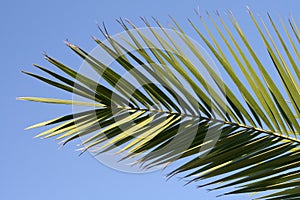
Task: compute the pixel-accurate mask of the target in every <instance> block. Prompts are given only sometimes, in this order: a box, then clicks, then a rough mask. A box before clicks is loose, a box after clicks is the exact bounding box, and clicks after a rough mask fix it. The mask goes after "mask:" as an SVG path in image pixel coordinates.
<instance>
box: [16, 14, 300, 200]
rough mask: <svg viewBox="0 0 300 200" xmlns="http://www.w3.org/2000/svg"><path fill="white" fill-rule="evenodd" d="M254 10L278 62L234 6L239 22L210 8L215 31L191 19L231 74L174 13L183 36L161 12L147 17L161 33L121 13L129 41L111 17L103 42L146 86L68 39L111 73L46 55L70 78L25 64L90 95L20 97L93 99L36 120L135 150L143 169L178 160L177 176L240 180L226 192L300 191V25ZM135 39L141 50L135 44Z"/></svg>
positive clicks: (88, 142) (56, 130) (101, 146)
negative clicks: (114, 30) (114, 32)
mask: <svg viewBox="0 0 300 200" xmlns="http://www.w3.org/2000/svg"><path fill="white" fill-rule="evenodd" d="M249 14H250V17H251V18H252V20H253V22H254V25H255V26H256V29H257V32H258V34H257V36H258V37H259V36H260V37H261V39H262V43H263V44H264V45H265V47H266V56H268V58H269V59H270V63H271V64H273V65H272V66H271V67H270V66H268V67H266V66H265V65H264V63H263V61H262V60H261V59H260V58H259V56H258V55H257V54H256V52H255V50H254V49H253V47H252V46H251V44H250V43H249V41H248V39H247V36H246V34H247V32H246V33H244V32H243V31H242V28H241V27H240V25H239V24H238V22H237V20H236V19H235V18H234V17H233V15H232V14H231V13H229V15H228V16H229V21H230V22H231V28H233V30H234V31H231V28H230V27H229V26H230V23H229V24H227V23H226V21H225V20H224V19H222V18H221V16H220V15H219V14H218V13H217V19H218V20H219V21H218V22H217V21H215V19H214V18H213V17H211V16H210V15H208V18H209V19H210V23H211V24H212V26H213V27H214V29H215V30H212V29H211V28H209V26H208V25H207V23H206V22H205V20H204V19H203V17H202V16H200V15H199V17H200V22H201V24H202V25H203V27H204V30H206V31H207V33H206V34H208V37H207V36H205V33H204V31H203V30H202V29H200V28H198V27H197V25H196V24H195V23H194V22H192V21H191V20H189V22H190V24H191V25H192V27H193V29H194V30H195V31H196V33H197V34H198V35H199V36H200V38H201V39H202V41H203V43H204V44H205V45H206V47H207V48H208V49H209V50H210V52H211V54H212V55H213V56H214V58H215V59H216V60H217V61H218V66H219V67H220V68H222V70H223V71H224V72H226V73H227V76H228V80H226V81H223V79H222V77H221V76H220V75H219V74H218V73H216V72H215V70H214V68H213V66H212V65H211V63H210V62H209V61H208V60H207V59H206V58H205V55H203V53H202V52H201V51H199V50H198V49H197V47H196V46H195V44H194V43H193V41H192V40H191V39H190V38H189V37H188V36H187V35H186V34H185V32H184V31H183V29H182V28H181V27H180V25H179V24H178V23H177V22H176V21H175V19H173V18H171V20H172V22H173V25H171V26H170V28H171V29H173V30H174V33H176V35H177V37H178V38H179V39H178V40H174V38H173V36H172V35H170V32H168V31H166V29H164V28H163V27H162V25H161V24H160V23H159V22H158V20H156V19H154V22H155V24H156V25H157V26H158V28H153V27H152V26H151V24H150V23H149V22H148V21H147V20H146V19H142V21H143V22H144V23H145V25H146V27H147V30H148V31H150V32H151V33H152V36H149V35H145V34H144V33H143V31H140V29H138V28H137V27H136V26H135V25H134V24H133V23H132V22H130V21H129V20H126V21H127V23H126V22H124V21H123V20H122V19H120V20H117V21H118V22H119V23H120V24H121V26H122V28H123V29H124V30H125V31H126V33H127V34H128V35H127V37H123V38H122V42H120V40H116V39H115V38H114V37H111V36H110V35H109V33H108V31H107V29H106V27H105V26H104V27H103V28H101V27H99V29H100V31H101V32H102V33H103V35H104V36H105V38H106V41H107V42H106V43H105V42H101V41H100V40H99V39H97V38H95V37H94V40H95V42H96V43H97V44H98V45H99V47H100V48H102V50H103V51H104V52H106V53H107V54H108V55H109V56H111V57H112V58H113V59H114V60H115V61H116V63H118V64H119V66H120V67H121V68H122V70H124V71H126V72H128V73H130V74H131V76H132V78H133V79H134V80H135V81H136V83H139V85H141V87H137V86H136V85H135V84H134V83H132V82H131V81H129V80H126V79H124V78H122V75H121V74H120V71H119V70H116V69H114V68H112V67H110V66H107V65H106V64H105V63H103V62H102V61H101V59H97V58H96V57H94V56H93V55H91V54H88V53H87V52H85V51H84V50H82V49H81V48H79V47H78V46H75V45H72V44H70V43H69V42H67V43H66V44H67V46H68V47H70V48H71V49H72V50H73V51H74V52H75V53H76V54H77V55H79V56H80V57H81V58H83V59H84V61H85V62H86V63H88V64H89V66H90V67H91V68H92V69H93V70H94V71H95V73H97V74H98V75H100V77H101V78H102V79H103V80H105V83H102V84H99V83H97V82H95V81H94V80H92V79H90V78H88V77H87V76H85V75H84V74H81V73H77V72H75V71H74V70H72V69H71V68H70V67H68V66H65V65H63V64H62V63H60V62H59V61H57V60H55V59H53V58H51V57H50V56H47V55H45V57H46V59H47V60H48V61H49V62H50V63H51V64H53V65H54V66H56V67H57V68H58V69H60V70H61V71H62V72H63V73H64V74H65V76H69V77H70V79H69V78H67V77H65V76H61V75H59V74H57V73H54V72H52V71H50V70H48V69H45V68H43V67H40V66H38V65H35V66H36V67H37V68H38V69H41V70H42V71H44V72H45V73H47V74H48V75H50V76H51V77H52V78H54V79H56V80H51V79H48V78H45V77H42V76H40V75H36V74H32V73H28V72H25V73H27V74H28V75H30V76H32V77H34V78H37V79H39V80H41V81H43V82H46V83H48V84H50V85H52V86H54V87H57V88H60V89H63V90H66V91H69V92H71V93H74V94H76V95H78V96H80V97H81V98H82V99H83V101H70V100H60V99H55V98H37V97H22V98H19V99H20V100H29V101H37V102H46V103H55V104H73V105H76V106H85V107H94V108H90V109H88V110H86V111H83V112H78V113H74V114H72V115H66V116H62V117H59V118H56V119H52V120H48V121H45V122H41V123H38V124H36V125H33V126H31V127H29V128H37V127H41V126H49V125H51V126H53V127H52V128H50V129H49V130H46V131H44V132H42V133H40V134H38V135H37V137H44V138H49V137H54V136H55V137H57V138H56V139H58V140H62V141H61V143H62V144H63V145H65V144H66V143H68V142H69V141H72V140H74V139H76V138H79V137H83V136H84V138H85V140H84V141H82V145H83V147H82V148H81V150H82V152H84V151H86V150H92V151H93V152H94V153H95V155H99V154H101V153H104V152H107V151H110V150H113V149H117V150H118V153H124V152H126V154H125V155H124V154H123V155H124V156H123V158H122V159H129V158H137V161H136V163H135V164H136V165H139V166H140V167H141V168H142V169H150V168H153V167H156V166H161V165H163V166H168V165H169V164H171V163H177V166H178V167H177V168H176V169H174V170H173V171H171V172H170V173H169V174H168V176H169V177H172V176H174V175H178V174H182V176H183V177H184V179H187V180H188V183H192V182H198V181H201V184H199V187H209V186H210V187H212V186H213V188H210V190H218V189H222V188H231V190H232V191H229V192H227V193H225V194H224V195H229V194H230V195H232V194H238V193H253V192H255V193H256V192H262V191H269V192H268V194H267V195H264V196H261V197H260V198H262V199H295V197H299V196H300V187H299V178H300V173H299V166H300V162H299V160H300V149H299V145H300V140H299V133H300V126H299V118H297V116H299V115H300V104H299V103H300V88H299V66H298V64H299V52H298V46H299V45H297V44H299V34H300V33H299V30H298V28H297V25H296V22H295V21H294V20H293V19H292V18H291V19H289V23H288V26H289V28H288V26H286V25H285V23H284V22H283V20H281V19H280V22H281V24H282V28H283V30H284V31H285V33H286V35H285V36H284V35H283V34H281V33H280V31H279V28H278V26H277V25H276V23H275V22H274V21H273V19H272V18H271V17H270V15H268V17H269V22H270V24H271V28H268V26H267V25H266V24H265V22H264V21H263V20H262V19H261V24H260V23H259V22H258V21H257V20H256V18H255V17H254V16H253V14H252V13H251V12H250V11H249ZM272 31H273V32H274V33H275V34H274V36H272V33H271V32H272ZM215 34H216V35H215ZM235 35H237V36H238V38H236V36H235ZM217 36H219V37H220V38H221V40H220V41H219V40H217ZM274 37H276V38H274ZM285 37H287V39H288V41H289V45H291V47H292V48H291V49H290V48H289V45H288V44H287V43H286V42H285V39H284V38H285ZM208 38H210V39H208ZM179 40H180V41H179ZM276 41H279V43H278V42H276ZM179 43H180V44H181V45H182V44H184V45H185V46H186V47H187V49H189V51H190V52H192V54H193V55H194V56H195V58H196V59H197V61H198V62H199V63H201V64H202V65H203V67H204V68H205V70H207V72H208V75H209V76H210V78H211V80H213V81H212V82H211V81H208V79H207V77H206V76H205V75H204V74H202V73H201V72H200V71H198V70H197V68H196V66H195V64H194V63H193V62H192V61H191V60H190V59H189V58H188V55H186V54H185V52H184V51H183V50H182V46H181V45H179ZM221 43H222V44H221ZM144 47H147V49H148V50H145V48H144ZM129 48H134V49H136V51H135V52H130V51H129ZM136 66H138V67H136ZM237 70H240V72H241V73H240V74H242V76H241V75H238V73H237ZM274 70H275V71H276V72H277V74H278V76H279V81H275V80H274V78H273V77H272V75H271V73H270V71H274ZM178 75H180V77H182V78H183V79H184V81H185V82H186V84H187V85H188V86H189V87H191V88H192V90H193V91H194V92H195V95H193V94H192V93H191V91H190V90H188V89H187V88H186V85H185V84H184V83H183V82H182V81H181V80H180V79H179V78H178ZM233 88H234V89H233ZM281 88H283V89H281ZM234 90H237V91H239V94H237V93H236V92H234ZM218 91H219V92H218ZM87 100H88V101H87ZM95 108H96V109H95ZM208 133H209V134H208ZM211 178H212V179H211ZM203 181H204V182H203Z"/></svg>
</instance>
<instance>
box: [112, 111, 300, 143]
mask: <svg viewBox="0 0 300 200" xmlns="http://www.w3.org/2000/svg"><path fill="white" fill-rule="evenodd" d="M106 107H111V108H113V106H106ZM115 108H121V109H126V110H134V111H144V112H152V113H165V114H169V115H176V116H182V117H190V118H198V119H201V120H206V121H211V122H216V123H222V124H227V125H230V126H235V127H238V128H244V129H247V130H254V131H257V132H259V133H265V134H268V135H273V136H275V137H279V138H282V139H284V140H289V141H291V142H296V143H298V144H300V140H299V139H297V138H293V137H289V136H286V135H282V134H280V133H277V132H274V131H271V130H266V129H262V128H259V127H254V126H249V125H246V124H241V123H235V122H230V121H226V120H221V119H216V118H212V117H204V116H199V115H192V114H186V113H179V112H176V111H168V110H158V109H150V108H141V107H125V106H116V107H115Z"/></svg>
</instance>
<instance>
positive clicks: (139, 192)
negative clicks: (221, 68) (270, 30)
mask: <svg viewBox="0 0 300 200" xmlns="http://www.w3.org/2000/svg"><path fill="white" fill-rule="evenodd" d="M247 5H249V6H250V8H251V9H252V11H253V12H254V13H256V14H261V15H262V16H263V17H265V14H266V12H267V11H269V12H271V14H273V15H274V16H275V17H276V15H277V14H280V15H281V16H282V17H285V18H286V17H287V16H289V14H290V13H292V14H293V16H294V17H295V19H296V20H298V21H299V19H300V15H299V8H300V1H298V0H281V1H280V0H272V1H270V0H261V1H254V0H253V1H244V0H240V1H237V0H227V1H226V0H222V1H221V0H206V1H205V0H201V1H200V0H198V1H195V0H193V1H177V0H173V1H171V0H160V1H158V0H152V1H129V0H128V1H120V0H119V1H116V0H110V1H96V0H86V1H76V0H75V1H69V0H66V1H58V0H53V1H37V0H28V1H16V0H10V1H4V2H2V3H1V7H0V15H1V17H0V25H1V29H0V30H1V32H0V35H1V37H0V42H1V45H2V47H1V48H0V55H1V61H2V63H1V72H2V75H1V78H0V81H1V91H2V93H1V98H0V101H1V105H2V110H1V111H2V113H1V116H2V118H1V127H2V130H1V136H2V137H1V138H2V142H1V145H0V149H1V151H0V152H1V156H0V163H1V164H0V169H1V170H0V177H1V179H0V193H1V199H5V200H18V199H23V200H40V199H43V200H48V199H49V200H66V199H72V200H86V199H131V200H136V199H208V200H210V199H215V198H214V196H215V195H216V193H208V192H207V191H206V190H203V189H200V190H199V189H196V188H195V185H190V186H187V187H183V184H184V183H183V182H180V181H178V180H177V179H176V178H174V179H171V180H170V181H167V182H166V179H165V178H164V177H163V175H164V172H155V173H150V174H144V175H134V174H125V173H121V172H117V171H115V170H113V169H110V168H108V167H105V166H103V165H101V164H100V163H99V162H98V161H96V160H95V159H93V158H92V157H91V156H90V155H89V154H88V153H87V154H85V155H83V156H81V157H78V152H75V151H74V149H75V147H76V146H75V144H76V143H72V144H70V145H69V146H67V147H66V148H64V149H62V150H59V151H58V150H57V148H58V145H57V143H56V142H55V141H53V140H42V141H41V140H39V139H32V137H33V136H34V135H35V134H36V133H38V132H37V131H38V130H33V131H24V130H23V129H24V128H25V127H26V126H28V125H31V124H33V123H36V122H39V121H43V120H46V119H50V118H53V117H56V116H58V115H60V114H65V113H70V112H71V108H70V107H67V106H52V105H46V104H36V103H30V102H19V101H16V100H15V99H16V97H18V96H42V97H47V96H48V97H64V98H69V99H70V98H71V95H70V94H66V93H63V92H60V91H58V90H56V89H54V88H51V87H48V86H46V85H45V84H41V83H40V82H38V81H36V80H34V79H32V78H30V77H27V76H25V75H24V74H22V73H21V72H20V70H25V71H36V70H35V69H33V67H32V66H31V65H32V63H37V64H40V65H44V66H50V65H49V64H48V63H47V62H46V61H45V60H44V59H43V56H42V54H41V53H42V52H43V51H46V52H47V53H48V54H49V55H51V56H53V57H55V58H57V59H59V60H61V61H63V62H64V63H66V64H68V65H69V66H73V68H74V69H78V68H79V66H80V64H81V60H80V59H79V58H78V57H77V56H75V55H74V54H73V53H72V52H71V51H70V50H69V49H68V48H67V47H66V46H65V45H64V44H63V41H64V40H65V39H66V38H68V39H69V40H70V41H71V42H73V43H75V44H79V45H80V46H81V47H83V48H84V49H86V50H92V49H93V48H94V47H95V43H94V42H93V41H92V40H91V38H90V36H92V35H96V36H100V34H99V32H98V30H97V28H96V21H98V22H102V21H104V22H105V23H106V25H107V26H108V27H109V30H110V31H111V32H112V33H117V32H118V31H121V28H120V27H119V25H118V24H117V23H116V22H115V21H114V19H115V18H118V17H124V18H129V19H131V20H132V21H134V22H138V17H139V16H145V17H151V16H155V17H157V18H158V19H159V20H160V21H161V23H162V24H167V22H168V20H169V19H168V15H172V16H173V17H175V18H176V19H177V20H178V22H179V23H181V24H183V26H184V27H187V25H184V24H187V22H186V18H187V17H189V18H192V19H196V17H195V15H194V12H193V9H194V8H197V7H198V6H199V8H200V11H201V12H205V11H206V10H208V11H214V10H216V9H218V10H220V11H225V10H226V9H230V10H232V11H233V12H234V14H235V16H236V17H237V18H238V19H239V21H240V23H241V24H243V25H244V26H247V25H248V23H250V20H249V16H248V14H247V12H246V6H247ZM138 24H141V23H139V22H138ZM187 34H188V35H191V36H194V32H193V31H192V29H191V28H189V29H187ZM236 198H242V197H236ZM220 199H234V197H227V198H220ZM242 199H243V198H242Z"/></svg>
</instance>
